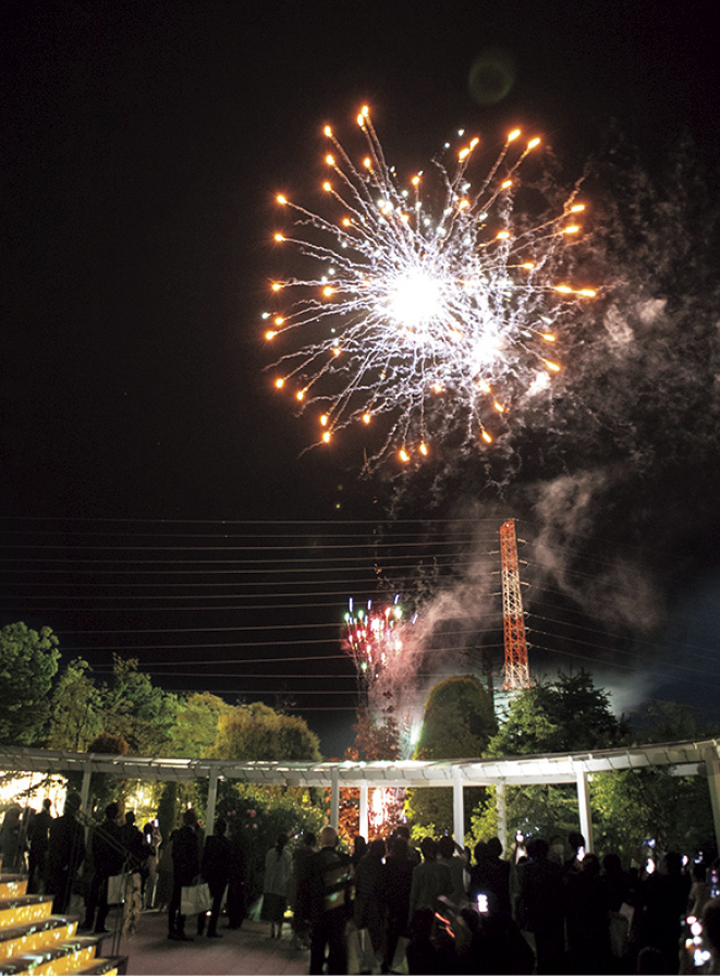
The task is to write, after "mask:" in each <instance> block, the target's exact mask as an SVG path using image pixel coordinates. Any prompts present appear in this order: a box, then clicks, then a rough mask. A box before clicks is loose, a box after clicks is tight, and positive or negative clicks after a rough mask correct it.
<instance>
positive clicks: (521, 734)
mask: <svg viewBox="0 0 720 976" xmlns="http://www.w3.org/2000/svg"><path fill="white" fill-rule="evenodd" d="M627 731H628V730H627V724H626V723H625V722H624V721H622V720H618V719H617V718H616V717H615V716H614V715H613V713H612V711H611V710H610V699H609V697H608V695H607V694H606V692H604V691H602V690H601V689H599V688H596V687H595V685H594V682H593V679H592V676H591V675H590V674H588V672H587V671H584V670H580V671H579V672H578V673H573V674H565V673H563V672H560V673H559V674H558V676H557V678H556V680H555V681H552V682H549V683H547V684H537V685H533V687H531V688H525V689H524V690H523V691H521V692H520V693H519V694H518V696H517V697H516V698H515V699H514V700H513V702H512V704H511V706H510V713H509V715H508V719H507V721H506V722H505V723H504V724H503V726H502V728H501V729H500V731H499V732H498V734H497V735H495V736H494V737H493V738H492V739H491V741H490V744H489V749H488V751H489V754H490V755H491V756H527V755H532V754H534V753H547V752H571V751H577V750H578V749H606V748H610V747H611V746H614V745H618V743H619V742H620V741H621V740H622V739H623V736H625V735H626V734H627Z"/></svg>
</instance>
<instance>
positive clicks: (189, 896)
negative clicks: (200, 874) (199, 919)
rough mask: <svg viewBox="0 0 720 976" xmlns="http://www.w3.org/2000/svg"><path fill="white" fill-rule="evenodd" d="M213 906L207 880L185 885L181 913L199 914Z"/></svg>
mask: <svg viewBox="0 0 720 976" xmlns="http://www.w3.org/2000/svg"><path fill="white" fill-rule="evenodd" d="M211 907H212V898H211V897H210V887H209V885H208V884H207V882H202V883H201V884H196V885H183V889H182V897H181V900H180V914H181V915H199V914H200V912H207V911H209V910H210V908H211Z"/></svg>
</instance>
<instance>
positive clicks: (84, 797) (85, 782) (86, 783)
mask: <svg viewBox="0 0 720 976" xmlns="http://www.w3.org/2000/svg"><path fill="white" fill-rule="evenodd" d="M91 779H92V770H91V769H90V768H89V767H86V768H85V769H84V770H83V778H82V786H81V787H80V809H81V810H82V812H83V813H84V814H85V816H86V817H89V816H90V811H89V810H88V805H89V803H90V780H91Z"/></svg>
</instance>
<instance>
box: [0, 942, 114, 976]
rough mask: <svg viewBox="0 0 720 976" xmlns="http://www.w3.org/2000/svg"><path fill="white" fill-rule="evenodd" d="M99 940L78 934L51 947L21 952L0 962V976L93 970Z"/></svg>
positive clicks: (49, 975)
mask: <svg viewBox="0 0 720 976" xmlns="http://www.w3.org/2000/svg"><path fill="white" fill-rule="evenodd" d="M97 943H98V940H97V939H96V938H80V937H79V936H76V937H74V938H71V939H68V940H67V941H66V942H62V943H60V944H59V945H56V946H53V947H52V948H43V949H38V950H36V951H35V952H23V953H20V954H19V955H17V956H13V957H12V958H11V959H3V960H2V961H1V962H0V976H69V974H70V973H80V972H83V971H84V970H89V971H91V969H92V966H93V965H94V964H95V950H96V948H97Z"/></svg>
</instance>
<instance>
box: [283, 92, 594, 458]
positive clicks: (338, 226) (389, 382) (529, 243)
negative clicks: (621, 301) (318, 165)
mask: <svg viewBox="0 0 720 976" xmlns="http://www.w3.org/2000/svg"><path fill="white" fill-rule="evenodd" d="M357 121H358V125H359V127H360V129H361V131H362V133H363V135H364V137H365V144H366V150H367V155H366V156H365V158H364V159H363V161H362V165H361V166H359V167H357V166H355V165H354V164H353V163H352V162H351V160H350V157H349V156H348V155H347V153H346V152H345V150H344V149H343V148H342V146H341V145H340V143H339V142H338V141H337V139H336V138H335V136H334V135H333V132H332V130H331V129H330V127H326V129H325V135H326V137H327V138H328V139H329V140H330V141H331V143H332V145H333V147H334V150H335V151H334V152H333V153H329V154H328V155H327V156H326V157H325V162H326V165H327V166H328V167H329V169H330V171H331V173H332V174H334V176H333V179H330V180H326V181H325V182H324V183H323V189H324V191H325V193H326V195H327V197H328V198H329V200H330V207H331V209H332V211H333V213H332V216H331V217H324V216H321V215H319V214H316V213H313V212H312V211H310V210H307V209H305V208H304V207H302V206H299V205H297V204H295V203H292V202H291V201H290V200H289V198H288V197H287V196H286V195H284V194H282V195H279V196H278V198H277V199H278V202H279V203H280V204H281V206H282V207H283V208H284V209H285V210H289V211H290V212H291V213H292V214H293V229H292V231H291V232H286V231H282V232H278V233H277V234H276V235H275V240H276V241H277V242H278V243H289V244H291V245H294V246H295V247H296V248H297V249H298V250H299V251H300V252H301V253H302V254H303V255H305V257H306V258H310V259H311V262H310V265H311V266H313V265H314V266H315V267H316V268H317V271H318V273H317V276H312V277H309V278H300V277H298V278H292V277H291V278H287V279H284V280H280V281H276V282H275V283H274V284H273V286H272V287H273V291H274V292H275V294H276V295H277V296H278V298H279V299H282V300H283V301H284V300H285V299H286V298H287V301H288V307H287V308H286V309H285V310H284V311H278V312H277V313H275V314H274V315H271V314H270V313H265V318H266V319H270V318H272V327H271V328H268V329H267V330H266V332H265V337H266V339H267V340H268V341H273V342H275V343H280V345H281V347H282V348H281V356H280V359H279V360H277V362H276V363H275V366H274V370H275V373H276V378H275V385H276V387H277V388H278V389H283V390H290V391H292V393H293V394H294V397H295V399H296V402H297V403H298V405H299V407H300V409H302V410H308V409H312V408H314V409H315V410H316V411H317V420H318V423H319V425H320V440H322V441H324V442H326V443H328V442H329V441H330V440H332V438H333V435H334V434H335V433H337V432H338V431H340V430H342V429H343V428H345V427H347V426H349V425H350V424H353V423H362V424H366V425H369V424H371V423H373V422H374V421H375V420H376V418H379V417H381V416H382V417H383V426H382V435H381V437H380V444H379V446H378V447H377V449H376V451H375V454H374V459H375V460H376V461H380V460H382V458H384V457H386V456H387V455H388V454H391V453H396V454H397V456H399V457H400V459H401V460H404V461H408V460H410V458H411V457H412V456H413V455H415V456H417V455H418V454H423V455H427V454H428V453H429V451H430V449H431V445H432V444H433V442H437V441H439V440H442V439H443V438H445V437H447V436H450V435H452V436H454V437H455V438H456V439H457V437H458V433H459V434H460V437H461V441H462V445H463V447H464V448H466V449H468V448H473V447H474V446H476V445H477V444H483V443H484V444H489V443H492V441H493V439H494V438H493V431H494V430H496V429H497V430H500V431H502V429H503V427H502V425H503V421H502V415H505V414H512V411H513V410H514V409H515V408H517V407H519V406H521V405H522V403H523V400H524V399H525V398H527V397H531V396H536V395H538V394H539V393H541V392H542V391H543V390H545V389H546V388H547V386H548V384H547V376H548V374H549V373H550V374H551V373H554V372H557V371H559V369H560V365H559V363H557V362H556V361H555V360H554V359H550V358H548V349H549V346H550V345H551V344H552V343H554V342H555V341H556V338H557V336H556V329H557V328H558V327H559V326H561V325H562V324H563V322H564V321H566V320H570V318H571V316H572V314H573V313H574V312H575V311H576V308H577V306H578V303H580V302H582V301H583V300H585V299H588V298H592V297H594V295H595V291H594V290H593V289H591V288H586V287H575V286H574V285H570V284H568V283H567V282H566V281H565V280H564V273H565V272H564V267H565V265H564V257H563V255H564V245H565V244H566V243H567V242H568V240H572V239H573V238H577V235H579V233H580V230H581V228H580V227H579V226H578V224H577V223H576V222H575V220H576V217H577V215H578V214H579V213H581V212H582V211H583V210H584V209H585V208H584V205H583V204H581V203H577V202H575V197H576V192H573V193H572V194H571V195H570V197H569V199H567V200H566V202H565V203H564V205H563V206H562V207H561V209H560V212H559V213H555V214H554V215H545V216H542V217H539V218H538V219H537V222H534V221H533V219H531V217H530V216H528V215H527V214H525V213H521V212H517V211H516V210H515V207H514V204H515V195H516V193H517V190H518V189H519V187H520V186H521V181H520V177H519V175H518V170H519V167H520V165H521V163H522V162H523V160H524V159H525V158H526V156H527V155H528V154H529V153H530V152H531V151H532V150H533V149H534V148H535V147H536V146H537V145H538V144H539V142H540V140H539V139H531V140H530V141H529V142H528V143H527V144H526V145H525V147H524V148H520V149H519V151H516V150H515V146H516V145H518V146H519V145H520V144H519V139H520V131H519V130H517V129H516V130H514V131H513V132H511V133H510V135H509V136H508V138H507V140H506V142H505V145H504V146H503V148H502V149H501V151H500V154H499V156H497V158H496V159H495V162H494V163H493V164H492V165H491V167H490V169H489V171H488V172H487V173H486V174H485V175H484V176H483V177H482V178H481V179H479V181H478V182H477V184H473V183H471V182H470V180H469V179H468V166H469V163H470V160H471V158H472V157H473V155H476V154H477V153H479V152H480V150H479V149H478V145H479V140H478V139H473V140H471V141H470V142H469V144H467V145H465V146H464V147H463V148H462V149H461V150H460V152H459V153H458V155H457V160H456V163H455V165H454V172H453V173H452V175H451V173H450V171H449V170H448V169H447V168H446V167H445V165H443V164H442V163H441V162H440V161H439V160H436V161H435V162H434V165H433V172H432V177H433V178H428V180H427V181H426V180H425V179H424V177H423V174H422V173H417V174H416V175H415V176H414V177H413V178H412V180H411V181H410V182H411V188H410V189H400V188H399V185H398V181H397V178H396V174H395V171H394V169H393V168H391V167H389V166H388V164H387V163H386V161H385V158H384V154H383V150H382V147H381V145H380V142H379V140H378V138H377V135H376V133H375V130H374V128H373V125H372V121H371V119H370V114H369V111H368V110H367V108H364V109H363V110H362V112H361V113H360V115H359V116H358V119H357ZM461 135H462V133H461ZM425 182H427V183H428V184H429V186H428V190H427V195H426V196H427V199H426V196H425V195H424V183H425Z"/></svg>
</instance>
